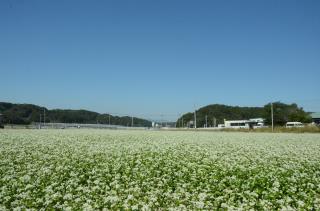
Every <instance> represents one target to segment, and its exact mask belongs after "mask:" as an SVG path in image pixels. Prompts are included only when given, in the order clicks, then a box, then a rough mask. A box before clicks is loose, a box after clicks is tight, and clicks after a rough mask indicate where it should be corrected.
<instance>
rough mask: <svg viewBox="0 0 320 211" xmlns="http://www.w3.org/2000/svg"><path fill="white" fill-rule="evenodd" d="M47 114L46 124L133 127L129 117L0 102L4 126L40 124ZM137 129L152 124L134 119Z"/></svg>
mask: <svg viewBox="0 0 320 211" xmlns="http://www.w3.org/2000/svg"><path fill="white" fill-rule="evenodd" d="M44 112H45V122H61V123H86V124H90V123H91V124H95V123H101V124H109V116H110V122H111V124H113V125H123V126H127V125H129V126H130V125H131V121H132V119H131V117H129V116H124V117H120V116H112V115H109V114H100V113H97V112H93V111H87V110H70V109H53V110H49V109H47V108H45V107H41V106H37V105H33V104H14V103H7V102H0V113H1V114H3V123H4V124H30V123H32V122H39V121H40V115H41V118H42V119H41V121H43V116H44V115H43V114H44ZM133 122H134V126H135V127H138V126H139V127H150V126H151V122H150V121H148V120H145V119H141V118H136V117H134V118H133Z"/></svg>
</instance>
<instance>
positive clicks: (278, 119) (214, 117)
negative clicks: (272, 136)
mask: <svg viewBox="0 0 320 211" xmlns="http://www.w3.org/2000/svg"><path fill="white" fill-rule="evenodd" d="M273 108H274V123H275V125H284V124H285V123H286V122H287V121H299V122H310V121H311V118H310V115H309V114H308V113H307V112H305V111H304V110H303V109H302V108H299V107H298V105H297V104H295V103H293V104H284V103H281V102H275V103H273ZM270 110H271V105H270V104H267V105H265V106H263V107H239V106H228V105H222V104H213V105H208V106H205V107H202V108H200V109H198V110H197V111H196V117H197V127H203V126H204V125H205V124H206V116H207V123H208V126H212V125H214V122H216V125H218V124H223V123H224V119H226V120H242V119H251V118H264V119H266V123H267V124H268V123H269V124H270V122H271V120H270V116H271V115H270V113H271V111H270ZM193 121H194V112H189V113H186V114H184V115H182V116H181V117H180V118H179V119H178V120H177V122H176V124H177V127H182V124H183V126H184V127H187V126H189V124H190V123H191V122H193Z"/></svg>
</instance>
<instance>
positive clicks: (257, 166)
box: [0, 129, 320, 210]
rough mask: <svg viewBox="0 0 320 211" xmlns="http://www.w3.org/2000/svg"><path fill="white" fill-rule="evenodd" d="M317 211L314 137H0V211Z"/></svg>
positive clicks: (318, 143)
mask: <svg viewBox="0 0 320 211" xmlns="http://www.w3.org/2000/svg"><path fill="white" fill-rule="evenodd" d="M13 208H17V209H25V208H33V209H34V210H40V209H42V210H47V209H64V210H79V209H86V210H91V209H103V208H106V209H113V210H118V209H132V210H150V209H172V210H190V209H192V210H194V209H210V210H212V209H217V208H221V209H222V210H224V209H226V210H227V209H240V210H241V209H242V210H248V209H250V208H252V209H259V210H274V209H285V210H291V209H294V210H296V209H301V210H305V209H306V210H312V209H313V210H319V209H320V135H319V134H285V133H283V134H270V133H232V132H231V133H230V132H181V131H180V132H173V131H167V132H163V131H120V130H119V131H117V130H84V129H83V130H82V129H79V130H78V129H70V130H1V131H0V210H3V209H4V210H5V209H13Z"/></svg>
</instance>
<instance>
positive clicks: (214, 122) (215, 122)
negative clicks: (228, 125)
mask: <svg viewBox="0 0 320 211" xmlns="http://www.w3.org/2000/svg"><path fill="white" fill-rule="evenodd" d="M216 125H217V119H216V118H215V117H213V127H216Z"/></svg>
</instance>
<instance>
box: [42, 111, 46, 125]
mask: <svg viewBox="0 0 320 211" xmlns="http://www.w3.org/2000/svg"><path fill="white" fill-rule="evenodd" d="M45 125H46V109H45V108H44V109H43V126H45Z"/></svg>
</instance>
